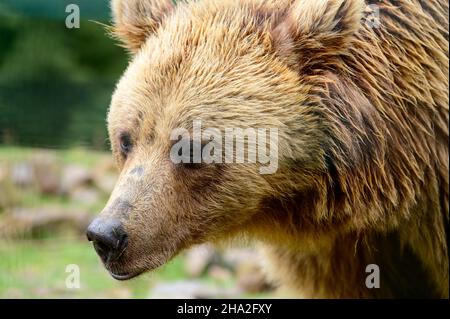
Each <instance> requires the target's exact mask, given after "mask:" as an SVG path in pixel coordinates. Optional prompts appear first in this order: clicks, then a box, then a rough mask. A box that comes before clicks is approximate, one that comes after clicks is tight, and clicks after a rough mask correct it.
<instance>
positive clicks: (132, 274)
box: [109, 270, 143, 281]
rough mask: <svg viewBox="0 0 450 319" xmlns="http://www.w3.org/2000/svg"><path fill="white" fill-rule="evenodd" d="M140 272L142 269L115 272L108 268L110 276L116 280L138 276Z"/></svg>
mask: <svg viewBox="0 0 450 319" xmlns="http://www.w3.org/2000/svg"><path fill="white" fill-rule="evenodd" d="M142 273H143V271H136V272H128V273H115V272H112V271H111V270H109V274H110V275H111V277H113V278H114V279H116V280H120V281H124V280H129V279H132V278H134V277H137V276H139V275H140V274H142Z"/></svg>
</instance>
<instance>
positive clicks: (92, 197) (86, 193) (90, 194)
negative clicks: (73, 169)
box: [70, 187, 101, 205]
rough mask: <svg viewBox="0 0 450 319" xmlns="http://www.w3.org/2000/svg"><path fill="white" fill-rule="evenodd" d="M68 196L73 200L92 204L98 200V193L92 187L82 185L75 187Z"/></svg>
mask: <svg viewBox="0 0 450 319" xmlns="http://www.w3.org/2000/svg"><path fill="white" fill-rule="evenodd" d="M70 198H71V199H72V200H74V201H77V202H80V203H83V204H87V205H92V204H96V203H98V202H99V201H100V198H101V197H100V193H99V192H98V191H97V190H96V189H94V188H92V187H83V188H77V189H75V190H74V191H73V192H72V193H71V194H70Z"/></svg>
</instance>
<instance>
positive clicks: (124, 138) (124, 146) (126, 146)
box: [120, 134, 133, 156]
mask: <svg viewBox="0 0 450 319" xmlns="http://www.w3.org/2000/svg"><path fill="white" fill-rule="evenodd" d="M132 148H133V144H132V143H131V138H130V135H129V134H122V135H121V136H120V151H121V152H122V154H123V155H125V156H127V155H128V154H129V153H130V152H131V149H132Z"/></svg>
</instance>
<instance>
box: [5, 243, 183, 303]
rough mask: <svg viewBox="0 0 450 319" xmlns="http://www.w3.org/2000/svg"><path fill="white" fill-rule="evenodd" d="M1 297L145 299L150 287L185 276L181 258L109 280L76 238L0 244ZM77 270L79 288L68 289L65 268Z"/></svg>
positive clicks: (90, 251) (88, 249)
mask: <svg viewBox="0 0 450 319" xmlns="http://www.w3.org/2000/svg"><path fill="white" fill-rule="evenodd" d="M0 256H1V258H0V297H1V298H145V297H147V296H148V294H149V291H150V288H151V286H152V284H154V283H155V282H157V281H170V280H176V279H180V278H183V277H185V274H184V271H183V269H184V268H183V261H182V259H181V258H177V259H175V260H173V261H172V262H171V263H170V264H168V265H166V266H164V267H163V268H161V269H160V270H158V271H156V272H153V273H151V274H147V275H144V276H143V277H141V278H138V279H134V280H131V281H127V282H118V281H116V280H114V279H112V278H111V277H110V276H109V274H108V273H107V271H106V270H105V269H104V268H103V267H102V265H101V263H100V261H99V259H98V257H97V255H96V254H95V252H94V250H93V249H92V247H91V245H90V243H89V242H87V241H83V240H81V239H77V238H72V239H70V238H65V239H64V238H58V239H57V240H56V239H42V240H33V241H25V240H24V241H20V242H17V241H14V242H12V241H10V242H2V243H1V244H0ZM73 264H75V265H77V266H78V267H79V270H80V288H79V289H69V288H67V287H66V279H67V278H68V276H69V275H70V273H67V272H66V267H67V266H68V265H73Z"/></svg>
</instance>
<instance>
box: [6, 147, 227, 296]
mask: <svg viewBox="0 0 450 319" xmlns="http://www.w3.org/2000/svg"><path fill="white" fill-rule="evenodd" d="M36 152H37V150H34V149H24V148H15V147H0V164H1V163H3V164H4V163H5V162H6V163H9V164H11V163H18V162H22V161H26V160H29V159H30V158H31V157H32V156H33V155H34V154H35V153H36ZM50 152H52V153H54V154H55V155H56V156H57V158H58V159H59V160H60V161H61V162H62V163H64V164H77V165H85V166H87V167H91V166H93V165H95V163H97V162H98V161H99V160H101V159H103V158H107V157H109V156H110V154H108V153H100V152H91V151H86V150H83V149H74V150H67V151H66V150H55V151H50ZM18 195H19V196H18V197H19V198H18V204H17V205H18V206H19V207H25V208H38V207H41V208H45V207H48V206H57V207H66V208H67V206H69V207H70V208H76V207H80V208H83V209H86V207H83V203H76V202H75V203H74V202H72V201H69V200H68V199H66V198H64V197H59V196H57V195H45V196H43V195H39V194H36V193H34V192H33V191H30V190H20V191H19V194H18ZM105 202H106V198H102V200H101V201H100V202H99V203H96V204H95V205H91V206H90V207H87V208H88V211H90V212H91V213H92V214H95V213H97V212H98V211H99V209H100V208H101V207H103V205H104V204H105ZM0 215H1V214H0ZM0 217H1V216H0ZM183 258H184V257H183V256H179V257H177V258H175V259H174V260H173V261H172V262H170V263H169V264H167V265H165V266H164V267H162V268H160V269H158V270H156V271H154V272H152V273H150V274H145V275H143V276H141V277H139V278H137V279H133V280H131V281H127V282H118V281H116V280H114V279H112V278H111V277H110V275H109V274H108V273H107V271H106V270H105V269H104V268H103V266H102V265H101V262H100V260H99V258H98V257H97V255H96V254H95V251H94V249H93V248H92V246H91V243H89V242H88V241H87V240H86V239H85V238H84V237H83V236H78V235H65V234H62V235H61V234H59V235H58V236H56V235H54V234H44V235H43V236H40V237H38V238H36V237H35V238H24V239H14V240H4V239H1V240H0V298H146V297H148V295H149V292H150V290H151V287H152V285H154V284H155V283H158V282H161V281H164V282H168V281H176V280H182V279H186V273H185V271H184V259H183ZM72 264H75V265H77V266H78V267H79V270H80V288H79V289H68V288H67V287H66V279H67V277H68V276H69V275H70V274H69V273H67V272H66V267H67V266H68V265H72ZM200 280H201V281H206V282H209V283H211V282H212V281H214V280H213V279H211V278H208V277H204V278H201V279H200ZM216 284H220V285H226V286H229V285H230V284H231V283H230V282H228V283H223V282H221V283H216Z"/></svg>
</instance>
